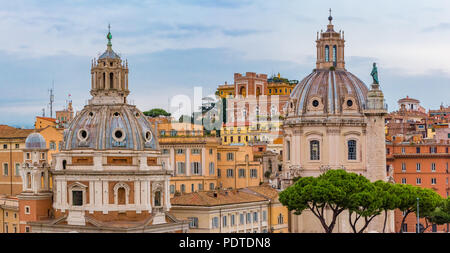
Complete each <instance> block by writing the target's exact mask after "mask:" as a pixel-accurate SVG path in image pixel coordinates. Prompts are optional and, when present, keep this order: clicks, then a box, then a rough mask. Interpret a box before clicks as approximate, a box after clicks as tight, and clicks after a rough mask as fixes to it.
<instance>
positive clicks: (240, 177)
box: [155, 122, 263, 197]
mask: <svg viewBox="0 0 450 253" xmlns="http://www.w3.org/2000/svg"><path fill="white" fill-rule="evenodd" d="M155 127H156V128H157V129H158V134H159V145H160V148H161V151H162V153H163V155H165V156H168V157H169V161H170V164H169V166H171V167H172V168H173V170H174V175H173V176H172V177H171V178H170V195H171V197H173V196H175V195H179V194H181V193H191V192H198V191H211V190H215V189H217V188H244V187H248V186H257V185H259V184H260V182H262V181H263V172H262V166H261V164H260V162H258V161H254V158H253V152H252V149H251V148H249V147H237V146H234V147H233V146H228V145H221V140H220V138H219V137H216V135H215V132H214V131H213V132H211V133H209V134H208V133H206V132H205V131H203V126H201V125H195V124H191V123H170V122H163V123H159V124H157V123H156V124H155ZM246 159H247V160H246ZM227 173H228V174H227ZM239 173H240V174H239Z"/></svg>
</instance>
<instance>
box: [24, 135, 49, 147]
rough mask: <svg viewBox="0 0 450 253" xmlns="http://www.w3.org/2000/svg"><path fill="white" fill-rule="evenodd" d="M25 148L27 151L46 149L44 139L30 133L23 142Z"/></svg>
mask: <svg viewBox="0 0 450 253" xmlns="http://www.w3.org/2000/svg"><path fill="white" fill-rule="evenodd" d="M25 148H27V149H46V148H47V144H46V142H45V139H44V137H43V136H42V135H41V134H40V133H32V134H30V135H28V137H27V139H26V140H25Z"/></svg>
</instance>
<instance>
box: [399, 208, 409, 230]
mask: <svg viewBox="0 0 450 253" xmlns="http://www.w3.org/2000/svg"><path fill="white" fill-rule="evenodd" d="M410 212H411V211H409V210H408V211H406V214H405V216H404V217H403V219H402V224H400V232H399V233H403V224H405V220H406V217H408V214H409V213H410Z"/></svg>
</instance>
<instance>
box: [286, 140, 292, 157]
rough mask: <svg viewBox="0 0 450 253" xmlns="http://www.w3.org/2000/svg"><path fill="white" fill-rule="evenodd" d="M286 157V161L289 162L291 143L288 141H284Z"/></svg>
mask: <svg viewBox="0 0 450 253" xmlns="http://www.w3.org/2000/svg"><path fill="white" fill-rule="evenodd" d="M286 149H287V151H286V156H287V160H288V161H290V160H291V142H290V141H286Z"/></svg>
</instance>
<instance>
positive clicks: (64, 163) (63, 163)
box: [62, 160, 67, 170]
mask: <svg viewBox="0 0 450 253" xmlns="http://www.w3.org/2000/svg"><path fill="white" fill-rule="evenodd" d="M66 165H67V161H66V160H63V161H62V166H63V170H65V169H66Z"/></svg>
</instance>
